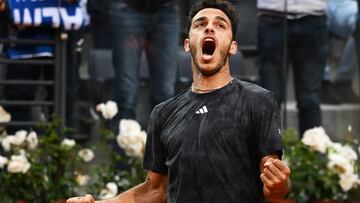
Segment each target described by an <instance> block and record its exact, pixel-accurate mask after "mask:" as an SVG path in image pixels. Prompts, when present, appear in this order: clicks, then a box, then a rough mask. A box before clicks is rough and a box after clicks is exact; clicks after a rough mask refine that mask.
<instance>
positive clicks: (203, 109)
mask: <svg viewBox="0 0 360 203" xmlns="http://www.w3.org/2000/svg"><path fill="white" fill-rule="evenodd" d="M207 112H208V109H207V107H206V106H203V107H201V108H200V109H199V110H198V111H196V114H204V113H207Z"/></svg>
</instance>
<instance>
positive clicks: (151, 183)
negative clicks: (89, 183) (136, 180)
mask: <svg viewBox="0 0 360 203" xmlns="http://www.w3.org/2000/svg"><path fill="white" fill-rule="evenodd" d="M167 180H168V178H167V175H163V174H159V173H154V172H150V171H149V172H148V177H147V179H146V181H145V182H144V183H142V184H140V185H137V186H135V187H133V188H132V189H130V190H128V191H126V192H124V193H121V194H120V195H118V196H116V197H114V198H111V199H107V200H102V201H94V199H93V197H92V196H91V195H86V196H84V197H73V198H70V199H68V200H67V201H66V202H67V203H94V202H95V203H165V202H166V191H167V184H168V183H167Z"/></svg>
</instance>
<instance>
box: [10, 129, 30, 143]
mask: <svg viewBox="0 0 360 203" xmlns="http://www.w3.org/2000/svg"><path fill="white" fill-rule="evenodd" d="M26 135H27V132H26V130H19V131H17V132H16V133H15V135H14V139H13V140H12V144H13V145H17V146H19V145H22V144H24V142H25V141H26Z"/></svg>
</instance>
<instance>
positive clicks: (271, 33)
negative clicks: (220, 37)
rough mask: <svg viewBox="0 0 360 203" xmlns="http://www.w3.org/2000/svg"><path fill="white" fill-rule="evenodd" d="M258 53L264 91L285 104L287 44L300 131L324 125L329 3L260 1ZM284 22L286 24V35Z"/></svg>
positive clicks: (320, 0) (319, 1)
mask: <svg viewBox="0 0 360 203" xmlns="http://www.w3.org/2000/svg"><path fill="white" fill-rule="evenodd" d="M257 3H258V5H257V6H258V16H259V19H258V20H259V21H258V50H259V54H260V55H259V64H260V77H261V84H262V86H263V87H265V88H267V89H269V90H270V91H272V92H274V93H275V95H276V97H277V100H278V102H279V104H280V103H281V102H282V101H283V100H284V94H283V93H284V85H286V84H285V76H284V71H285V70H284V40H285V39H287V40H288V41H287V46H288V55H287V56H288V58H287V59H286V61H287V62H290V63H291V65H292V68H293V72H294V83H295V94H296V100H297V108H298V110H299V116H298V117H299V130H300V133H301V134H302V133H304V131H305V130H306V129H309V128H312V127H315V126H319V125H321V110H320V94H321V81H322V78H323V72H324V66H325V62H326V56H327V45H328V41H327V34H328V31H327V26H326V0H298V1H288V2H287V8H285V7H286V6H285V5H284V4H285V2H284V1H278V0H258V1H257ZM285 22H286V24H287V30H286V33H284V26H285Z"/></svg>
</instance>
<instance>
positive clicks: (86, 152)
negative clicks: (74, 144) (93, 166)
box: [78, 148, 94, 162]
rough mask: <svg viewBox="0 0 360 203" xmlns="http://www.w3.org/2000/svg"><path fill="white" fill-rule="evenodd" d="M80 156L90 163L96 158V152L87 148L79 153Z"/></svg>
mask: <svg viewBox="0 0 360 203" xmlns="http://www.w3.org/2000/svg"><path fill="white" fill-rule="evenodd" d="M78 155H79V156H80V157H81V158H82V159H83V160H84V161H85V162H89V161H91V160H93V158H94V152H93V151H92V150H91V149H88V148H85V149H82V150H80V151H79V153H78Z"/></svg>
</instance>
